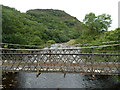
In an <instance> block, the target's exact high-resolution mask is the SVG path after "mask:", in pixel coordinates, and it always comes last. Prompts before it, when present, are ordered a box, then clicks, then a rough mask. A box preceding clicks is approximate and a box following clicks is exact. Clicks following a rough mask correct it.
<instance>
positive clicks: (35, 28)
mask: <svg viewBox="0 0 120 90" xmlns="http://www.w3.org/2000/svg"><path fill="white" fill-rule="evenodd" d="M2 24H3V26H2V29H3V34H2V37H3V38H2V40H3V42H6V43H18V44H29V45H42V44H44V43H46V42H50V41H51V42H56V43H61V42H66V41H69V40H70V39H76V38H78V37H79V36H80V34H81V30H82V28H81V22H80V21H78V20H77V19H76V18H75V17H72V16H70V15H68V14H67V13H65V12H64V11H60V10H52V9H35V10H29V11H27V12H26V13H21V12H19V11H17V10H16V9H14V8H10V7H7V6H2Z"/></svg>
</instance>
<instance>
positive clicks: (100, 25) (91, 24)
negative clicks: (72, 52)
mask: <svg viewBox="0 0 120 90" xmlns="http://www.w3.org/2000/svg"><path fill="white" fill-rule="evenodd" d="M83 22H84V24H85V25H86V26H87V27H88V28H89V29H90V30H92V31H93V32H94V31H107V30H108V28H109V27H110V24H111V22H112V20H111V16H110V15H108V14H101V15H98V16H96V15H95V14H94V13H89V14H86V16H85V18H84V20H83Z"/></svg>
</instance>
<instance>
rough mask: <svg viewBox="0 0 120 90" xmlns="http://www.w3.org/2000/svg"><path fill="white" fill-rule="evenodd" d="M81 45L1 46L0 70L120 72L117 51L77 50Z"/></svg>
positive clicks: (106, 73) (105, 73)
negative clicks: (114, 52) (34, 48)
mask: <svg viewBox="0 0 120 90" xmlns="http://www.w3.org/2000/svg"><path fill="white" fill-rule="evenodd" d="M80 52H81V49H79V50H78V49H56V50H55V49H46V50H43V49H40V50H37V49H36V50H33V49H32V50H29V49H27V50H23V49H3V50H2V53H1V54H0V56H1V57H2V58H1V59H2V60H1V61H2V69H3V71H13V72H19V71H24V72H64V73H69V72H71V73H92V74H93V73H94V74H104V75H108V74H109V75H110V74H113V75H115V74H120V54H105V53H102V54H97V53H96V54H95V53H80Z"/></svg>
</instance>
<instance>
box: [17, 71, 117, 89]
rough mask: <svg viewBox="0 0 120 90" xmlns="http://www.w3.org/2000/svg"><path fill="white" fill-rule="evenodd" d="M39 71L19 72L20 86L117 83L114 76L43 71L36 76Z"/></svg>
mask: <svg viewBox="0 0 120 90" xmlns="http://www.w3.org/2000/svg"><path fill="white" fill-rule="evenodd" d="M36 74H37V73H19V75H18V76H17V78H18V81H19V84H18V87H19V88H21V87H22V88H110V87H112V86H113V85H114V84H115V81H114V79H113V78H112V77H110V76H109V77H108V76H96V77H95V78H96V79H94V80H93V79H91V77H90V76H86V75H81V74H66V77H65V78H64V74H62V73H42V74H41V75H40V76H39V77H38V78H36Z"/></svg>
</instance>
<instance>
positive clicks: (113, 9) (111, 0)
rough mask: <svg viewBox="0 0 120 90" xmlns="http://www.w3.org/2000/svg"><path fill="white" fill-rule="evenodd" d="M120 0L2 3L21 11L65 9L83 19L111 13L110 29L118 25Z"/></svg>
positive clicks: (1, 0)
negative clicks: (119, 4) (91, 14)
mask: <svg viewBox="0 0 120 90" xmlns="http://www.w3.org/2000/svg"><path fill="white" fill-rule="evenodd" d="M119 1H120V0H0V4H2V5H5V6H9V7H13V8H15V9H17V10H19V11H21V12H26V11H27V10H29V9H58V10H64V11H65V12H66V13H68V14H70V15H71V16H74V17H76V18H77V19H78V20H80V21H83V19H84V17H85V15H86V14H88V13H90V12H93V13H95V14H96V15H100V14H104V13H105V14H109V15H111V18H112V24H111V27H110V28H109V30H114V29H115V28H117V27H118V2H119Z"/></svg>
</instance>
